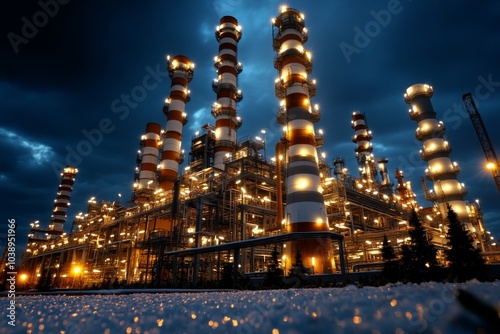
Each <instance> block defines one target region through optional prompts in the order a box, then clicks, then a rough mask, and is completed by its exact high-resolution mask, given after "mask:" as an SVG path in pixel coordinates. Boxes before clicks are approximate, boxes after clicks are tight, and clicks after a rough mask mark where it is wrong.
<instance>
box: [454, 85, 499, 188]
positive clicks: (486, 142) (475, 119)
mask: <svg viewBox="0 0 500 334" xmlns="http://www.w3.org/2000/svg"><path fill="white" fill-rule="evenodd" d="M462 101H463V102H464V106H465V109H466V110H467V113H468V114H469V117H470V119H471V121H472V125H474V129H475V130H476V134H477V137H478V139H479V142H480V144H481V147H482V148H483V151H484V155H485V156H486V161H487V163H488V166H487V167H488V169H490V170H491V173H492V174H493V179H494V180H495V183H496V186H497V189H498V191H499V192H500V173H499V165H498V159H497V155H496V154H495V150H494V149H493V145H492V144H491V140H490V137H489V136H488V132H487V131H486V127H485V126H484V122H483V119H482V118H481V115H480V114H479V110H478V109H477V107H476V104H475V103H474V99H473V98H472V94H471V93H466V94H464V95H463V96H462Z"/></svg>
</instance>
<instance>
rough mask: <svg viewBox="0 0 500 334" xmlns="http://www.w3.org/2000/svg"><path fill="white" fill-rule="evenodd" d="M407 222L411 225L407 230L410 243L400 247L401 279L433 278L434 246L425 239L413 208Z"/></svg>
mask: <svg viewBox="0 0 500 334" xmlns="http://www.w3.org/2000/svg"><path fill="white" fill-rule="evenodd" d="M408 223H409V225H410V227H411V229H410V230H409V231H408V234H409V235H410V243H409V245H404V247H402V248H401V255H402V257H401V260H400V271H401V273H402V279H403V280H407V281H410V282H422V281H425V280H429V279H433V278H435V277H433V276H434V275H435V272H436V271H437V260H436V254H437V251H436V248H435V247H434V245H433V244H431V243H430V242H429V240H428V239H427V233H426V231H425V229H424V227H423V225H422V223H421V222H420V219H419V218H418V215H417V212H416V211H415V210H413V211H412V213H411V216H410V219H409V221H408Z"/></svg>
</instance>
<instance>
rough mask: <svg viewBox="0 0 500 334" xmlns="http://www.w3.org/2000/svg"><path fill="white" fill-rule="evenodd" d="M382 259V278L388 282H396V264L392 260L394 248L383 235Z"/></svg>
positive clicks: (394, 255)
mask: <svg viewBox="0 0 500 334" xmlns="http://www.w3.org/2000/svg"><path fill="white" fill-rule="evenodd" d="M382 258H383V259H384V261H385V263H384V268H383V269H382V276H383V277H385V279H387V281H389V282H396V281H397V279H398V277H397V276H398V262H397V261H395V260H394V259H395V258H396V253H395V252H394V247H392V246H391V245H390V244H389V241H388V240H387V236H386V235H385V234H384V241H383V243H382Z"/></svg>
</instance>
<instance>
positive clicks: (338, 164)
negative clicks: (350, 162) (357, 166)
mask: <svg viewBox="0 0 500 334" xmlns="http://www.w3.org/2000/svg"><path fill="white" fill-rule="evenodd" d="M333 174H335V177H336V178H337V180H339V181H341V182H343V181H344V178H345V167H344V158H342V157H337V158H335V160H333Z"/></svg>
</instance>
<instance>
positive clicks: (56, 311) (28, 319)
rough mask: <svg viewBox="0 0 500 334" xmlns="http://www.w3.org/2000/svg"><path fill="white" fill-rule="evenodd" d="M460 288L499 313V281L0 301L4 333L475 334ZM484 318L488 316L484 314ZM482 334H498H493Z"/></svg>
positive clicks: (477, 321)
mask: <svg viewBox="0 0 500 334" xmlns="http://www.w3.org/2000/svg"><path fill="white" fill-rule="evenodd" d="M457 288H462V289H464V290H466V291H468V292H471V293H472V294H474V295H475V296H477V297H479V298H480V299H481V300H482V301H484V302H487V303H488V304H490V305H492V306H494V307H495V308H496V309H497V310H500V281H497V282H489V283H481V282H476V281H471V282H467V283H465V284H441V283H423V284H420V285H416V284H407V285H403V284H394V285H387V286H384V287H377V288H375V287H364V288H357V287H355V286H347V287H345V288H334V289H332V288H328V289H321V288H318V289H290V290H268V291H237V292H198V293H135V294H127V295H113V294H102V295H68V296H65V295H31V296H17V298H16V322H15V324H16V326H15V327H12V326H10V325H9V324H8V321H10V319H9V318H8V317H7V316H6V315H7V312H8V311H7V310H6V309H7V307H8V305H9V299H7V298H6V297H2V298H0V309H1V310H3V314H4V315H3V316H2V318H1V320H0V329H1V330H0V332H2V333H51V334H52V333H69V334H77V333H82V334H83V333H92V334H98V333H150V334H153V333H196V334H202V333H212V332H213V333H247V334H251V333H270V334H278V333H315V334H320V333H373V334H377V333H380V334H385V333H453V334H456V333H477V332H478V329H480V328H488V325H487V324H488V323H491V322H488V320H486V319H485V318H483V317H481V316H478V315H476V314H475V313H477V312H476V310H480V307H479V306H478V305H474V304H472V307H473V310H468V309H467V308H466V307H464V306H462V305H461V304H460V303H459V302H458V301H457V299H456V297H455V293H456V291H457ZM480 312H483V313H484V311H480ZM482 333H500V328H494V327H492V326H490V327H489V329H488V330H487V331H483V332H482Z"/></svg>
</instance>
